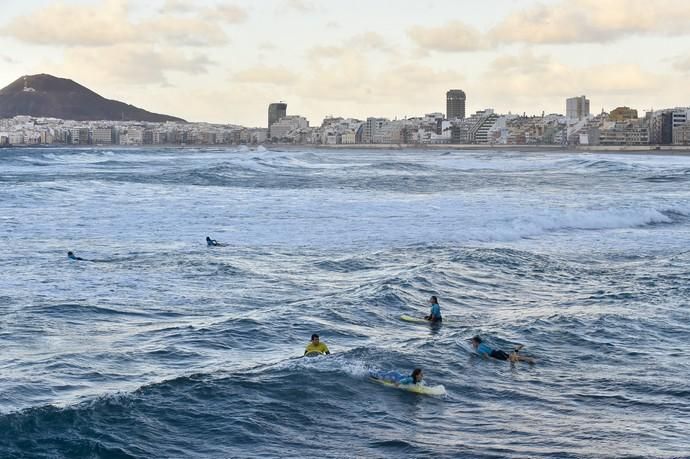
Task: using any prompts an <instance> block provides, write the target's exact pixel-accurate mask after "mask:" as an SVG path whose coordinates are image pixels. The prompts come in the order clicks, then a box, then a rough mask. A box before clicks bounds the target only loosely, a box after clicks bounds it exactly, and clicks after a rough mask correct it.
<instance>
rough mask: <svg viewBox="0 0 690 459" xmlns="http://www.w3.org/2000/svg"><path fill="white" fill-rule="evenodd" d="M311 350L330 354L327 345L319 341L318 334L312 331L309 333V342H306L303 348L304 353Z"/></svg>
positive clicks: (308, 352)
mask: <svg viewBox="0 0 690 459" xmlns="http://www.w3.org/2000/svg"><path fill="white" fill-rule="evenodd" d="M312 352H318V353H321V354H326V355H328V354H330V353H331V351H329V350H328V346H326V343H322V342H320V341H319V335H317V334H316V333H314V334H313V335H311V342H310V343H309V344H307V347H306V348H305V349H304V355H307V354H310V353H312Z"/></svg>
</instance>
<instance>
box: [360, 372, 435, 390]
mask: <svg viewBox="0 0 690 459" xmlns="http://www.w3.org/2000/svg"><path fill="white" fill-rule="evenodd" d="M369 376H370V377H371V378H374V379H381V380H383V381H388V382H391V383H393V384H395V386H396V387H397V386H399V385H401V384H403V385H410V384H422V383H423V380H424V374H423V373H422V369H421V368H415V369H414V370H413V371H412V374H411V375H410V376H405V375H404V374H402V373H398V372H397V371H371V372H369Z"/></svg>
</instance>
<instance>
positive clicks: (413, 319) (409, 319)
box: [400, 314, 446, 325]
mask: <svg viewBox="0 0 690 459" xmlns="http://www.w3.org/2000/svg"><path fill="white" fill-rule="evenodd" d="M400 320H403V321H405V322H410V323H413V324H427V325H441V324H442V323H445V322H446V320H445V319H443V322H431V321H429V320H426V319H425V318H424V317H412V316H408V315H407V314H403V315H401V316H400Z"/></svg>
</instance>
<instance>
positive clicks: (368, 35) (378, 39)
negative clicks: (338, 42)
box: [347, 32, 394, 53]
mask: <svg viewBox="0 0 690 459" xmlns="http://www.w3.org/2000/svg"><path fill="white" fill-rule="evenodd" d="M347 44H348V46H354V47H357V48H363V49H364V50H365V51H381V52H384V53H390V52H393V51H394V48H393V47H392V46H391V45H390V44H389V43H388V42H387V41H386V39H385V38H384V37H383V35H381V34H379V33H377V32H364V33H361V34H359V35H355V36H354V37H352V38H351V39H350V40H349V41H348V43H347Z"/></svg>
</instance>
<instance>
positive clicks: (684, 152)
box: [0, 143, 690, 156]
mask: <svg viewBox="0 0 690 459" xmlns="http://www.w3.org/2000/svg"><path fill="white" fill-rule="evenodd" d="M243 146H244V147H247V148H258V147H264V148H266V149H271V148H281V149H286V150H298V149H314V150H333V151H337V150H420V151H425V150H426V151H438V150H452V151H458V152H460V151H468V152H473V151H482V150H484V151H486V150H488V151H496V152H498V151H506V152H517V153H539V152H544V153H584V154H588V153H610V154H633V155H661V156H690V145H635V146H629V145H615V146H602V145H577V146H572V145H571V146H561V145H491V144H486V145H476V144H363V143H358V144H347V145H345V144H337V145H315V144H297V145H296V144H293V143H261V144H251V145H247V144H240V145H234V144H217V145H172V144H159V145H107V144H106V145H60V144H56V145H12V146H8V145H2V146H1V147H0V154H1V153H2V151H3V150H8V149H15V148H18V149H24V148H45V149H52V148H56V149H57V148H59V149H65V148H75V149H95V148H98V149H103V148H112V149H117V150H119V149H123V150H124V149H153V148H160V149H176V150H186V149H200V150H203V149H225V148H240V147H243Z"/></svg>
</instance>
